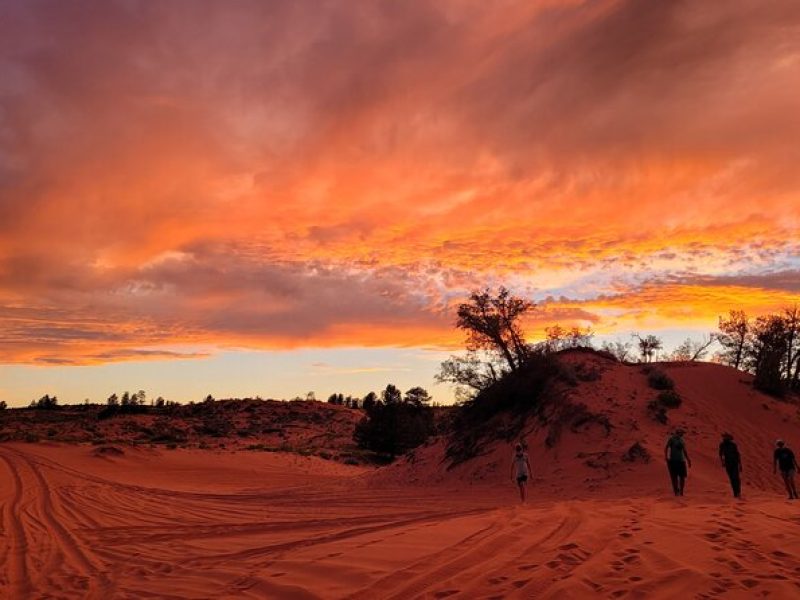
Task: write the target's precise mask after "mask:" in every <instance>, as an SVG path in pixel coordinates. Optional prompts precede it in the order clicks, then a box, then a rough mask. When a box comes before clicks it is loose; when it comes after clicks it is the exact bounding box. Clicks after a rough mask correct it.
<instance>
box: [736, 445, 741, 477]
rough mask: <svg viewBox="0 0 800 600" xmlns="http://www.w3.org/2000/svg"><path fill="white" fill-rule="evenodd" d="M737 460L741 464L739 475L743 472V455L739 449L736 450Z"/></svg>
mask: <svg viewBox="0 0 800 600" xmlns="http://www.w3.org/2000/svg"><path fill="white" fill-rule="evenodd" d="M736 460H737V461H738V462H739V473H741V472H742V455H741V453H740V452H739V449H738V448H737V449H736Z"/></svg>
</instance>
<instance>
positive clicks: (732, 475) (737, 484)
mask: <svg viewBox="0 0 800 600" xmlns="http://www.w3.org/2000/svg"><path fill="white" fill-rule="evenodd" d="M719 460H720V462H722V467H723V468H724V469H725V471H726V472H727V473H728V479H729V480H730V482H731V489H732V490H733V497H734V498H741V497H742V457H741V455H740V454H739V448H738V447H737V446H736V442H734V441H733V435H731V434H730V433H727V432H725V433H723V434H722V442H721V443H720V445H719Z"/></svg>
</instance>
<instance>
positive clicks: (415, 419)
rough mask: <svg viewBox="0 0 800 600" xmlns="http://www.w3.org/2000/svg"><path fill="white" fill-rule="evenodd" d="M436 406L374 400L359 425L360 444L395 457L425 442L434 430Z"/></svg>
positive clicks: (357, 434)
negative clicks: (376, 401)
mask: <svg viewBox="0 0 800 600" xmlns="http://www.w3.org/2000/svg"><path fill="white" fill-rule="evenodd" d="M433 431H434V422H433V409H431V407H429V406H425V405H420V404H415V403H411V402H392V403H390V404H384V403H382V402H379V403H377V404H375V405H374V406H373V407H372V408H371V409H370V410H369V411H368V412H367V416H366V417H364V418H363V419H362V420H361V421H359V423H358V424H357V425H356V429H355V432H354V434H353V439H354V440H355V442H356V443H357V444H358V446H359V447H360V448H364V449H367V450H371V451H373V452H376V453H378V454H386V455H389V456H391V457H393V458H394V457H395V456H397V455H398V454H404V453H406V452H408V451H409V450H411V449H412V448H416V447H417V446H419V445H421V444H424V443H425V442H426V441H427V440H428V438H429V437H430V436H431V435H432V434H433Z"/></svg>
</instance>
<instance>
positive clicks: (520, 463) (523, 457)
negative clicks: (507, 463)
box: [511, 444, 533, 502]
mask: <svg viewBox="0 0 800 600" xmlns="http://www.w3.org/2000/svg"><path fill="white" fill-rule="evenodd" d="M532 472H533V469H531V462H530V460H528V454H527V453H526V452H525V449H524V448H523V447H522V444H517V445H516V446H515V448H514V456H513V457H512V458H511V480H512V481H515V482H516V484H517V486H518V487H519V499H520V501H522V502H525V501H526V500H527V489H526V487H527V485H528V478H529V477H530V476H531V473H532Z"/></svg>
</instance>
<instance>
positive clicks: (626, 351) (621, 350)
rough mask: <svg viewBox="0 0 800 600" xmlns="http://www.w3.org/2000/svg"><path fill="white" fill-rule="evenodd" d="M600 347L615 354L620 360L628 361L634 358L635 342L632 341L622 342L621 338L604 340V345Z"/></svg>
mask: <svg viewBox="0 0 800 600" xmlns="http://www.w3.org/2000/svg"><path fill="white" fill-rule="evenodd" d="M600 349H601V350H604V351H606V352H608V353H609V354H611V355H613V356H614V358H616V359H617V360H618V361H619V362H628V361H629V360H631V358H633V355H632V352H631V351H632V349H633V344H631V343H630V342H622V341H620V340H614V341H613V342H603V345H602V346H600Z"/></svg>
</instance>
